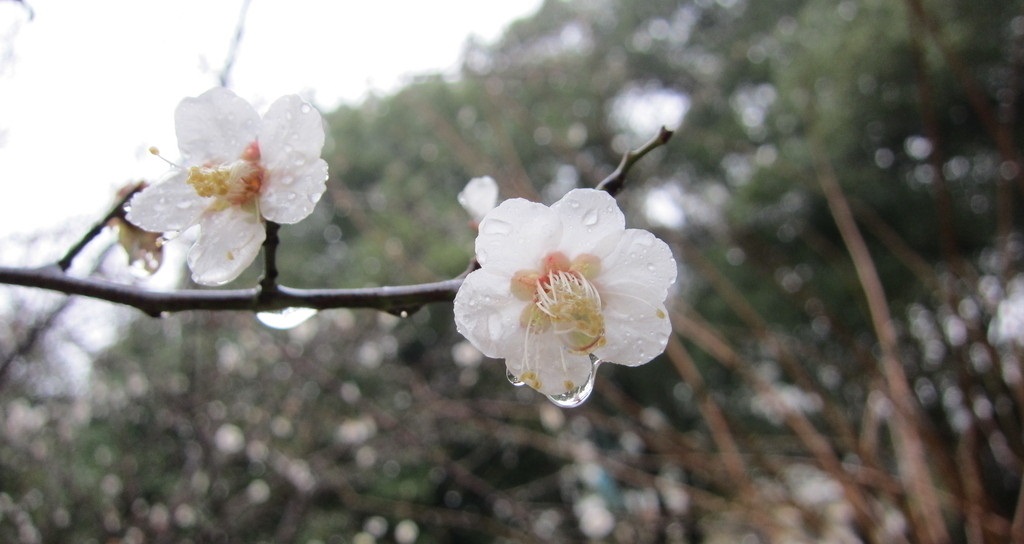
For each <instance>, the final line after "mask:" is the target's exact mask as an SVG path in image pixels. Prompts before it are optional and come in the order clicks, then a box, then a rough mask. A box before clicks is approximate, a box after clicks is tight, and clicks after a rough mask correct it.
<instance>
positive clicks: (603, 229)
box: [551, 189, 626, 257]
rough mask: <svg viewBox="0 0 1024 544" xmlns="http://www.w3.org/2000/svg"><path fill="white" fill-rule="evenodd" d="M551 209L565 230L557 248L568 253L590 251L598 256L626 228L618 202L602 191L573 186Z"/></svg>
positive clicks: (575, 253)
mask: <svg viewBox="0 0 1024 544" xmlns="http://www.w3.org/2000/svg"><path fill="white" fill-rule="evenodd" d="M551 209H552V210H555V211H556V212H557V213H558V216H559V217H560V218H561V220H562V225H563V227H564V229H565V231H564V233H563V235H562V241H561V245H560V247H559V249H562V250H563V251H564V252H565V253H566V254H567V255H577V254H579V253H589V254H592V255H596V256H598V257H600V256H602V254H603V253H605V252H607V251H609V250H610V249H611V247H610V244H614V243H615V241H616V239H617V236H618V235H621V234H622V231H623V230H624V229H625V228H626V218H625V217H624V216H623V215H622V211H621V210H620V209H619V205H618V203H616V202H615V199H614V198H613V197H612V196H611V195H609V194H608V193H607V192H605V191H598V190H596V189H573V190H572V191H569V192H568V193H566V195H565V196H563V197H562V198H561V200H559V201H558V202H555V203H554V204H552V205H551ZM609 237H611V238H610V239H609Z"/></svg>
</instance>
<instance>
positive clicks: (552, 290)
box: [533, 270, 605, 354]
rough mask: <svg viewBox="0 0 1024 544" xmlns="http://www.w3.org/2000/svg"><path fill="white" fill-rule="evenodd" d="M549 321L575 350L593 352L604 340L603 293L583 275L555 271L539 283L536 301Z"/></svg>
mask: <svg viewBox="0 0 1024 544" xmlns="http://www.w3.org/2000/svg"><path fill="white" fill-rule="evenodd" d="M533 306H534V307H536V308H537V309H538V310H540V312H541V313H543V314H544V315H546V316H547V317H548V318H549V319H550V320H551V324H552V327H553V328H554V331H555V333H556V334H558V335H559V336H560V338H561V340H562V342H563V343H564V344H565V345H566V346H567V347H568V348H569V349H570V351H572V352H574V353H580V354H582V353H590V352H591V351H592V350H593V349H594V348H598V347H600V346H602V345H604V343H605V336H604V315H602V313H601V295H600V294H599V293H598V292H597V289H596V288H595V287H594V285H593V284H592V283H590V281H589V280H587V279H586V278H585V277H583V275H582V274H578V273H576V272H572V271H568V270H552V271H550V272H548V275H547V276H546V277H544V278H541V279H538V280H537V283H536V296H535V301H534V304H533Z"/></svg>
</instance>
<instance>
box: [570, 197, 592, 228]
mask: <svg viewBox="0 0 1024 544" xmlns="http://www.w3.org/2000/svg"><path fill="white" fill-rule="evenodd" d="M573 202H574V203H575V201H573ZM583 224H584V225H586V226H588V227H593V226H594V225H596V224H597V210H590V211H588V212H587V213H585V214H583Z"/></svg>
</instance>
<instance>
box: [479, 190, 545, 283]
mask: <svg viewBox="0 0 1024 544" xmlns="http://www.w3.org/2000/svg"><path fill="white" fill-rule="evenodd" d="M561 237H562V224H561V221H560V220H559V218H558V215H557V214H556V213H555V212H553V211H552V210H551V208H548V207H547V206H545V205H543V204H538V203H536V202H530V201H528V200H524V199H522V198H513V199H511V200H506V201H504V202H502V203H501V204H499V205H498V207H497V208H494V209H493V210H491V211H490V212H488V213H487V215H485V216H484V218H483V220H481V221H480V234H478V235H477V237H476V257H477V260H478V261H480V265H481V266H483V267H493V268H494V269H495V270H501V271H503V272H507V273H508V274H510V275H511V274H513V273H515V272H516V271H519V270H524V269H530V270H532V269H535V268H537V267H538V266H539V264H540V260H541V258H543V257H544V255H546V254H547V253H549V252H551V251H553V250H554V249H555V248H556V247H557V245H558V241H559V240H561Z"/></svg>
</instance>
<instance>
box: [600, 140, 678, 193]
mask: <svg viewBox="0 0 1024 544" xmlns="http://www.w3.org/2000/svg"><path fill="white" fill-rule="evenodd" d="M672 134H673V132H672V131H671V130H669V129H667V128H665V127H661V129H659V130H658V134H657V135H656V136H655V137H653V138H651V139H650V140H649V141H648V142H647V143H645V144H644V145H642V146H640V147H639V148H637V149H633V150H630V151H627V152H626V153H625V154H623V155H622V161H621V162H619V166H618V167H617V168H616V169H615V171H614V172H612V173H611V174H609V175H608V177H606V178H604V180H603V181H601V183H598V184H597V188H598V189H600V190H602V191H608V194H610V195H612V196H615V195H617V194H619V191H621V190H622V187H623V185H625V183H626V174H627V173H628V172H629V169H630V168H632V167H633V165H634V164H636V162H637V161H639V160H640V159H642V158H644V155H647V154H648V153H650V152H651V151H654V150H655V149H657V148H659V147H661V146H663V145H665V144H666V143H668V141H669V140H670V139H671V138H672Z"/></svg>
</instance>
